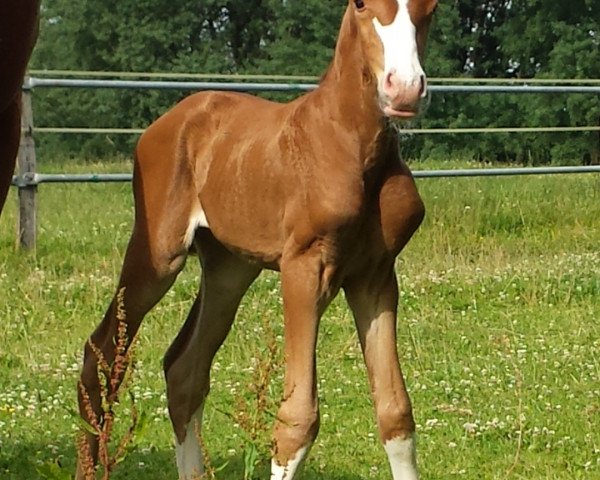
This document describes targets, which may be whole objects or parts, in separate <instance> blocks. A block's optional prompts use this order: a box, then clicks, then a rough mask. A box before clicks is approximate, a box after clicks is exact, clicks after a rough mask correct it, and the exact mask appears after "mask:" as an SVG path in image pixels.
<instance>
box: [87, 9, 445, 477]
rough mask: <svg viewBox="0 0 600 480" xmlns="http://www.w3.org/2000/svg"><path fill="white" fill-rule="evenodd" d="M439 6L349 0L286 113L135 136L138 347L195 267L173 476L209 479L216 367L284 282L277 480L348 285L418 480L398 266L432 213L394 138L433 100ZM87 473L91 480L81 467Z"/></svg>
mask: <svg viewBox="0 0 600 480" xmlns="http://www.w3.org/2000/svg"><path fill="white" fill-rule="evenodd" d="M436 3H437V2H436V0H350V1H349V4H348V8H347V9H346V12H345V15H344V18H343V21H342V26H341V29H340V33H339V38H338V42H337V46H336V49H335V56H334V59H333V61H332V63H331V66H330V67H329V70H328V71H327V73H326V74H325V76H324V77H323V80H322V81H321V84H320V85H319V87H318V88H317V89H316V90H315V91H313V92H310V93H308V94H306V95H304V96H302V97H300V98H298V99H296V100H294V101H292V102H290V103H288V104H278V103H273V102H269V101H266V100H263V99H260V98H256V97H253V96H249V95H244V94H238V93H223V92H204V93H198V94H195V95H192V96H190V97H188V98H187V99H185V100H183V101H182V102H180V103H179V104H178V105H177V106H175V107H174V108H173V109H172V110H170V111H169V112H167V113H166V114H165V115H163V116H162V117H161V118H159V119H158V120H157V121H156V122H154V123H153V124H152V125H151V126H150V127H149V128H148V129H147V131H146V132H145V133H144V134H143V136H142V137H141V139H140V141H139V144H138V146H137V150H136V160H135V169H134V183H133V189H134V196H135V207H136V211H135V226H134V229H133V234H132V236H131V240H130V243H129V246H128V248H127V252H126V255H125V261H124V264H123V269H122V272H121V277H120V281H119V286H118V290H121V289H122V288H125V299H124V304H125V305H124V306H125V310H126V312H127V319H126V323H127V334H128V338H129V339H132V338H133V337H134V336H135V335H136V332H137V331H138V328H139V326H140V323H141V322H142V319H143V317H144V315H145V314H146V313H147V312H148V311H149V310H150V309H151V308H152V307H153V306H154V305H155V304H156V303H157V302H158V301H159V300H160V299H161V298H162V296H163V295H164V294H165V293H166V292H167V290H168V289H169V288H170V286H171V285H172V284H173V282H174V280H175V278H176V277H177V274H178V273H179V272H180V271H181V269H182V268H183V265H184V263H185V260H186V257H187V256H188V254H189V253H190V251H191V250H193V251H195V252H196V253H198V255H199V257H200V261H201V264H202V281H201V286H200V290H199V293H198V296H197V298H196V300H195V302H194V305H193V307H192V309H191V312H190V314H189V316H188V318H187V320H186V322H185V324H184V326H183V328H182V329H181V331H180V332H179V334H178V335H177V337H176V339H175V341H174V342H173V344H172V345H171V347H170V348H169V350H168V352H167V354H166V357H165V361H164V370H165V375H166V380H167V392H168V404H169V412H170V416H171V421H172V423H173V428H174V430H175V437H176V456H177V468H178V471H179V478H180V479H185V480H191V479H192V478H196V477H197V476H198V474H200V473H201V472H202V471H203V459H202V453H201V449H200V447H199V445H198V440H197V435H196V432H197V430H198V429H199V428H200V425H201V421H202V409H203V404H204V400H205V398H206V395H207V394H208V390H209V383H210V382H209V375H210V367H211V363H212V360H213V357H214V355H215V353H216V352H217V350H218V349H219V347H220V346H221V344H222V342H223V341H224V340H225V337H226V336H227V333H228V332H229V330H230V328H231V325H232V322H233V320H234V316H235V313H236V310H237V308H238V305H239V302H240V300H241V298H242V296H243V295H244V293H245V292H246V290H247V289H248V287H249V285H250V284H251V283H252V282H253V281H254V279H255V278H256V277H257V275H258V274H259V272H260V271H261V269H263V268H268V269H274V270H278V271H280V272H281V282H282V292H283V306H284V323H285V346H284V352H285V364H286V370H285V384H284V394H283V401H282V403H281V406H280V408H279V412H278V414H277V419H276V422H275V428H274V440H275V451H274V456H273V459H272V470H271V472H272V473H271V479H272V480H283V479H286V480H291V479H292V478H293V477H294V475H295V472H296V469H297V467H298V465H299V463H300V462H301V461H302V459H303V458H304V457H305V455H306V453H307V452H308V450H309V448H310V446H311V444H312V443H313V441H314V439H315V437H316V435H317V432H318V430H319V406H318V398H317V386H316V385H317V384H316V379H315V370H316V367H315V363H316V360H315V345H316V341H317V330H318V325H319V319H320V317H321V315H322V314H323V312H324V310H325V309H326V308H327V306H328V304H329V303H330V301H331V300H332V299H333V298H334V296H335V295H336V294H337V293H338V291H339V290H340V288H342V289H343V290H344V292H345V295H346V298H347V300H348V303H349V305H350V308H351V309H352V312H353V314H354V318H355V322H356V328H357V330H358V337H359V340H360V344H361V346H362V350H363V352H364V358H365V362H366V365H367V370H368V375H369V380H370V385H371V389H372V393H373V398H374V404H375V409H376V413H377V422H378V426H379V431H380V435H381V439H382V441H383V444H384V448H385V451H386V452H387V455H388V457H389V461H390V465H391V469H392V472H393V478H394V479H395V480H400V479H402V480H408V479H416V478H417V476H418V475H417V468H416V460H415V438H414V431H415V423H414V421H413V416H412V409H411V404H410V400H409V397H408V394H407V392H406V388H405V385H404V380H403V377H402V373H401V370H400V366H399V362H398V355H397V352H396V309H397V303H398V286H397V280H396V277H395V273H394V262H395V258H396V256H397V255H398V253H399V252H400V250H401V249H402V248H403V247H404V245H405V244H406V243H407V242H408V240H409V239H410V237H411V236H412V234H413V233H414V232H415V230H416V229H417V227H418V226H419V224H420V223H421V220H422V218H423V214H424V207H423V203H422V201H421V198H420V197H419V194H418V192H417V189H416V186H415V183H414V181H413V178H412V176H411V174H410V172H409V170H408V168H407V167H406V165H405V164H404V163H403V162H402V161H401V160H400V157H399V153H398V145H397V142H398V139H397V135H396V133H395V131H394V128H393V125H391V124H392V123H393V122H396V121H400V120H403V119H409V118H412V117H414V116H415V115H417V113H418V112H419V108H420V105H421V103H422V100H423V99H424V98H425V96H426V80H425V74H424V72H423V69H422V68H421V61H420V59H421V56H422V54H423V50H424V47H425V41H426V37H427V30H428V27H429V23H430V20H431V16H432V14H433V11H434V9H435V7H436ZM116 315H117V300H116V296H115V299H113V302H112V304H111V305H110V307H109V309H108V311H107V313H106V315H105V317H104V320H103V321H102V323H101V324H100V325H99V327H98V328H97V329H96V331H95V332H94V333H93V334H92V335H91V339H90V341H91V342H92V344H93V345H95V347H96V348H98V349H100V350H101V351H102V353H103V355H104V357H105V358H106V360H107V361H109V362H110V361H111V360H112V359H114V356H115V353H114V345H115V338H116V335H117V324H118V322H117V319H116ZM96 351H97V350H96ZM97 362H98V358H97V357H96V354H95V353H94V349H92V348H91V347H90V345H89V344H87V345H86V348H85V361H84V366H83V371H82V374H81V385H80V390H81V387H84V389H85V391H87V392H88V394H89V396H90V398H91V403H92V407H93V409H94V411H95V414H96V415H98V416H99V417H100V415H101V405H100V396H99V384H98V379H97V373H96V372H97V367H96V365H97ZM81 397H82V395H81V393H80V411H81V414H82V416H83V417H84V418H86V419H88V420H89V417H88V414H89V409H87V410H86V408H85V405H83V402H82V398H81ZM86 411H87V412H88V413H86ZM87 441H88V445H89V446H90V450H91V451H92V454H93V455H95V454H96V452H97V448H98V442H97V439H96V438H95V436H93V435H91V434H88V437H87ZM78 470H79V474H78V475H79V478H83V473H82V467H81V462H80V468H79V469H78Z"/></svg>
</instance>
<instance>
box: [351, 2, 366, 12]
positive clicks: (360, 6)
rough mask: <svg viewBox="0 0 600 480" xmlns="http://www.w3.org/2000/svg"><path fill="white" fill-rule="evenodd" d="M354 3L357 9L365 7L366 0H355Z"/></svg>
mask: <svg viewBox="0 0 600 480" xmlns="http://www.w3.org/2000/svg"><path fill="white" fill-rule="evenodd" d="M354 5H356V8H357V10H362V9H363V8H365V2H363V0H354Z"/></svg>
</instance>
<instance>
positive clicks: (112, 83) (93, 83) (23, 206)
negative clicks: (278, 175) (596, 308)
mask: <svg viewBox="0 0 600 480" xmlns="http://www.w3.org/2000/svg"><path fill="white" fill-rule="evenodd" d="M64 73H69V72H64ZM70 73H73V72H70ZM80 73H81V74H84V73H89V72H80ZM118 73H123V72H104V74H105V76H106V75H112V74H118ZM135 75H138V76H142V75H141V74H132V75H131V76H135ZM144 75H146V74H144ZM147 75H150V74H147ZM152 76H154V77H158V76H159V75H156V74H152ZM163 76H164V77H169V75H163ZM215 77H216V76H210V77H206V76H203V77H200V76H197V77H196V78H215ZM171 78H175V77H171ZM179 78H180V77H179ZM219 78H221V79H222V80H227V81H221V82H215V81H161V80H114V79H106V78H104V79H85V78H75V79H72V78H71V79H69V78H38V77H28V78H27V79H26V80H25V82H24V84H23V119H22V134H21V147H20V149H19V158H18V165H19V169H18V170H19V171H18V175H16V176H14V177H13V180H12V184H13V185H15V186H17V188H18V191H19V219H18V222H19V225H18V229H17V231H18V233H19V245H20V246H21V247H22V248H24V249H29V250H30V249H34V248H35V246H36V232H37V220H36V212H37V187H38V185H40V184H43V183H82V182H86V183H87V182H92V183H105V182H130V181H131V179H132V175H131V174H129V173H117V174H93V173H91V174H69V173H65V174H42V173H37V172H36V152H35V142H34V135H35V134H37V133H105V134H140V133H142V132H143V131H144V129H136V128H85V127H35V126H34V123H33V112H32V108H31V96H32V91H33V90H34V89H36V88H112V89H140V90H145V89H160V90H166V89H168V90H194V91H199V90H227V91H244V92H305V91H310V90H313V89H314V88H316V84H315V83H298V82H301V81H303V80H307V81H311V80H313V79H312V78H311V77H295V80H296V82H294V83H265V82H264V81H263V82H256V81H253V82H239V81H230V80H232V79H233V80H239V79H240V78H241V77H225V76H220V77H219ZM266 78H268V77H265V76H254V77H253V80H258V79H262V80H264V79H266ZM271 78H274V77H271ZM277 79H278V80H284V78H277ZM285 80H289V79H287V78H286V79H285ZM445 80H447V82H446V84H444V85H436V84H432V85H430V86H429V90H430V91H431V92H434V93H435V92H437V93H448V94H469V93H473V94H497V93H503V94H508V93H514V94H549V93H553V94H557V93H560V94H575V93H578V94H596V95H597V94H600V80H589V81H577V80H575V81H566V80H564V81H556V84H554V85H549V84H547V81H540V82H535V81H532V82H531V83H536V85H528V84H525V83H522V82H508V83H509V84H508V85H499V84H490V83H491V82H490V81H486V80H485V79H472V82H469V81H468V79H464V80H465V82H464V83H463V84H455V83H456V80H455V79H454V80H450V79H445ZM477 81H479V83H487V84H486V85H474V84H472V83H476V82H477ZM449 83H452V84H449ZM515 83H519V84H515ZM567 83H573V84H575V85H569V84H567ZM557 131H562V132H576V131H600V126H579V127H496V128H453V129H445V128H442V129H405V130H403V132H404V133H409V134H425V133H428V134H448V133H452V134H454V133H523V132H530V133H531V132H536V133H537V132H557ZM569 173H600V165H597V166H584V167H537V168H488V169H485V168H481V169H457V170H417V171H415V172H414V176H415V177H417V178H440V177H476V176H506V175H547V174H569Z"/></svg>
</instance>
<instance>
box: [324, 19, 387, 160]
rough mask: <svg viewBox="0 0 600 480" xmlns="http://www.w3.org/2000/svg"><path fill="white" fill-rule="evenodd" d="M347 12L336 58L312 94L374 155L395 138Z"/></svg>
mask: <svg viewBox="0 0 600 480" xmlns="http://www.w3.org/2000/svg"><path fill="white" fill-rule="evenodd" d="M358 28H359V27H358V25H357V24H356V19H355V18H354V15H353V12H352V11H351V9H350V8H348V9H347V10H346V13H345V15H344V18H343V20H342V26H341V28H340V32H339V36H338V40H337V44H336V47H335V55H334V57H333V60H332V62H331V64H330V66H329V69H328V70H327V72H326V74H325V75H324V76H323V79H322V80H321V83H320V85H319V88H318V89H317V91H316V92H315V94H317V95H319V96H322V98H323V101H325V102H326V105H328V108H329V109H330V112H329V113H330V114H331V116H332V118H334V119H335V120H336V121H337V122H338V124H339V125H340V127H341V128H345V129H347V130H348V131H349V132H350V133H352V134H353V135H357V136H358V137H359V142H360V144H361V145H362V146H363V147H364V148H367V149H370V150H373V152H372V153H371V154H369V153H368V152H365V153H366V154H367V156H371V155H377V153H376V152H377V151H380V150H381V148H384V149H386V148H388V145H389V143H390V141H391V139H392V137H394V138H395V134H394V133H393V132H392V131H391V129H390V128H389V126H388V124H387V122H386V119H385V117H384V116H383V114H382V112H381V109H380V107H379V104H378V93H377V78H376V77H375V75H374V74H373V73H372V71H371V68H370V66H369V64H368V62H367V58H366V55H365V53H364V52H363V45H362V42H361V38H360V33H359V30H358Z"/></svg>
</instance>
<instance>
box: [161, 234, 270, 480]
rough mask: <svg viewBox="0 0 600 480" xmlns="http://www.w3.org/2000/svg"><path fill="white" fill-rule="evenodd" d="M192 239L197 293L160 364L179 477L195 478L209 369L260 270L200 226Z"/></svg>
mask: <svg viewBox="0 0 600 480" xmlns="http://www.w3.org/2000/svg"><path fill="white" fill-rule="evenodd" d="M196 238H197V241H196V246H197V248H198V250H199V253H200V258H201V261H202V284H201V287H200V292H199V294H198V297H197V298H196V301H195V302H194V306H193V307H192V310H191V312H190V314H189V316H188V318H187V320H186V322H185V324H184V326H183V328H182V329H181V331H180V332H179V335H178V336H177V338H176V339H175V341H174V342H173V344H172V345H171V347H170V348H169V351H168V352H167V355H166V356H165V362H164V369H165V376H166V379H167V395H168V402H169V413H170V415H171V421H172V423H173V429H174V430H175V436H176V442H177V444H176V454H177V469H178V471H179V478H180V479H182V480H192V479H193V478H194V479H195V478H199V476H200V475H201V474H202V473H203V458H202V451H201V448H200V445H199V435H200V428H201V422H202V409H203V405H204V400H205V398H206V395H207V394H208V390H209V387H210V367H211V364H212V361H213V358H214V356H215V354H216V353H217V350H218V349H219V347H220V346H221V344H222V343H223V341H224V340H225V337H226V336H227V334H228V333H229V330H230V329H231V324H232V322H233V319H234V317H235V313H236V311H237V308H238V305H239V303H240V301H241V299H242V297H243V295H244V293H245V292H246V290H247V289H248V287H249V286H250V284H251V283H252V282H253V281H254V279H255V278H256V276H257V275H258V273H259V272H260V268H258V267H256V266H253V265H250V264H248V263H246V262H245V261H243V260H241V259H239V258H238V257H236V256H234V255H233V254H231V253H230V252H229V251H227V250H226V249H225V248H224V247H223V246H222V245H221V244H219V243H218V242H217V241H216V240H215V239H214V237H213V236H212V234H211V233H210V232H209V231H207V230H200V231H199V232H198V234H197V237H196Z"/></svg>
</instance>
